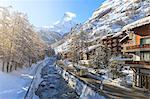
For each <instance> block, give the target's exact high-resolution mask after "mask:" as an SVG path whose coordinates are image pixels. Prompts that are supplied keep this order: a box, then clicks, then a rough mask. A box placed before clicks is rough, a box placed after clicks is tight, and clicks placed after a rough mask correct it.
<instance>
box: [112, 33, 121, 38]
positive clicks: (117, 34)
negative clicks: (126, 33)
mask: <svg viewBox="0 0 150 99" xmlns="http://www.w3.org/2000/svg"><path fill="white" fill-rule="evenodd" d="M121 34H123V32H117V33H115V34H114V35H113V36H112V37H118V36H119V35H121Z"/></svg>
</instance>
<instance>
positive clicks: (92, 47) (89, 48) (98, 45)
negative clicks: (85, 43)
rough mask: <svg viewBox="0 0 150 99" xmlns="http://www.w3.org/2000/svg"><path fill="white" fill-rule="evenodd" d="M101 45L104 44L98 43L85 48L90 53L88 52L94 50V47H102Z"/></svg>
mask: <svg viewBox="0 0 150 99" xmlns="http://www.w3.org/2000/svg"><path fill="white" fill-rule="evenodd" d="M100 46H102V45H101V44H97V45H92V46H89V47H88V48H87V50H85V52H86V53H88V52H90V51H92V50H94V49H96V48H98V47H100Z"/></svg>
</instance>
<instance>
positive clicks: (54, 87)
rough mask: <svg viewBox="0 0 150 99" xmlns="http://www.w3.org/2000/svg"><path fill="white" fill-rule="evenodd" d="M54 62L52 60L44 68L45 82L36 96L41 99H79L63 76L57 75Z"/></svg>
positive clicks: (43, 77) (42, 72) (42, 71)
mask: <svg viewBox="0 0 150 99" xmlns="http://www.w3.org/2000/svg"><path fill="white" fill-rule="evenodd" d="M54 62H55V60H54V59H50V62H49V63H48V64H47V65H46V66H45V67H43V68H42V70H41V78H42V79H43V81H42V82H41V83H40V84H39V87H38V89H37V90H36V92H35V94H36V95H37V96H39V98H40V99H78V98H79V97H78V96H77V94H76V93H75V90H73V89H72V88H70V87H69V85H68V84H67V82H66V81H65V80H64V79H63V78H62V76H61V75H59V74H58V73H57V70H56V69H55V66H54Z"/></svg>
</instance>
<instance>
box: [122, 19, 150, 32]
mask: <svg viewBox="0 0 150 99" xmlns="http://www.w3.org/2000/svg"><path fill="white" fill-rule="evenodd" d="M146 24H150V16H148V17H145V18H142V19H139V20H137V21H135V22H133V23H131V24H128V25H126V26H124V27H123V28H122V31H125V30H129V29H133V28H136V27H140V26H142V25H146Z"/></svg>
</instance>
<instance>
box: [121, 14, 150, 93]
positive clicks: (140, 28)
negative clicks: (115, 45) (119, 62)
mask: <svg viewBox="0 0 150 99" xmlns="http://www.w3.org/2000/svg"><path fill="white" fill-rule="evenodd" d="M122 31H123V32H124V33H128V34H129V38H128V40H127V42H126V43H124V44H123V50H122V52H123V54H124V56H129V57H126V61H124V63H125V64H126V65H129V66H131V68H132V70H133V71H134V86H135V87H138V88H141V89H147V90H149V91H150V16H149V17H146V18H143V19H140V20H138V21H135V22H134V23H131V24H129V25H127V26H125V27H123V29H122Z"/></svg>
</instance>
